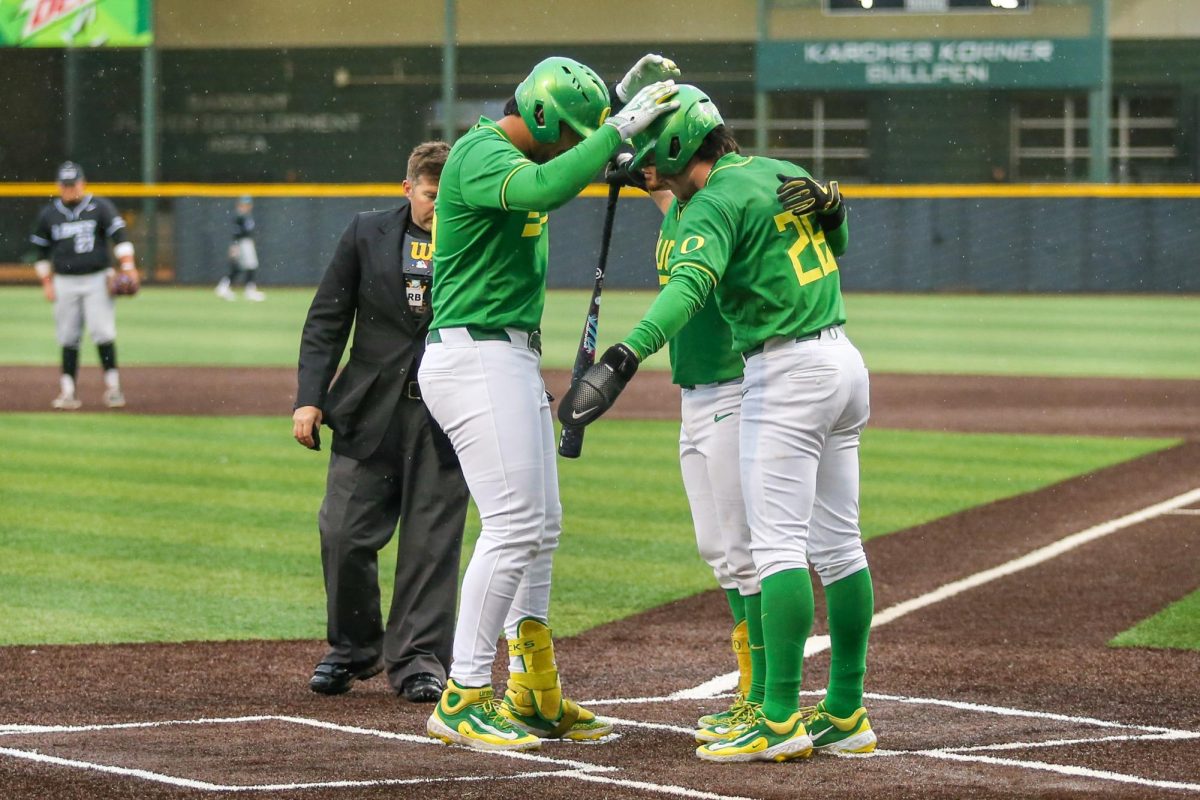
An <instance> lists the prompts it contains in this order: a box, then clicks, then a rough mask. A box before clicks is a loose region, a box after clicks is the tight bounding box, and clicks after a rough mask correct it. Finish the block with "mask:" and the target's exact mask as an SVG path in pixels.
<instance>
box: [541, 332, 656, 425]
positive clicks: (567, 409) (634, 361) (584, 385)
mask: <svg viewBox="0 0 1200 800" xmlns="http://www.w3.org/2000/svg"><path fill="white" fill-rule="evenodd" d="M637 369H638V357H637V353H635V352H633V350H631V349H630V348H629V346H628V345H626V344H624V343H623V342H618V343H617V344H614V345H613V346H612V347H610V348H608V349H607V350H605V351H604V355H602V356H600V360H599V361H598V362H596V363H595V364H593V365H592V366H590V367H588V369H587V372H585V373H583V375H582V376H581V377H580V378H579V380H577V381H575V382H574V383H572V384H571V388H570V389H568V390H567V393H566V394H565V395H563V401H562V403H561V404H559V406H558V420H559V422H561V423H562V424H563V425H569V426H571V427H574V428H582V427H583V426H584V425H587V424H589V423H592V422H595V421H596V420H598V419H600V416H601V415H602V414H603V413H604V412H605V411H608V410H609V409H610V408H612V405H613V403H615V402H617V397H618V396H619V395H620V394H621V391H622V390H623V389H624V388H625V385H626V384H627V383H629V379H630V378H632V377H633V376H634V373H636V372H637Z"/></svg>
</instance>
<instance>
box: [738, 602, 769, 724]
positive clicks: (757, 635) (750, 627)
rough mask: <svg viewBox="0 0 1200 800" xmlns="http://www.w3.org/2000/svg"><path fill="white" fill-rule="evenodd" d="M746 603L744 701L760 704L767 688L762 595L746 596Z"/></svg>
mask: <svg viewBox="0 0 1200 800" xmlns="http://www.w3.org/2000/svg"><path fill="white" fill-rule="evenodd" d="M742 600H744V601H745V603H746V633H747V634H749V636H750V693H749V694H748V695H747V696H746V699H747V700H749V701H750V702H751V703H761V702H762V701H763V696H764V694H765V692H766V688H767V649H766V647H765V646H764V645H763V625H762V593H761V592H760V593H758V594H748V595H746V596H745V597H743V598H742Z"/></svg>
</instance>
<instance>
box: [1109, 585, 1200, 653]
mask: <svg viewBox="0 0 1200 800" xmlns="http://www.w3.org/2000/svg"><path fill="white" fill-rule="evenodd" d="M1111 644H1112V645H1113V646H1114V647H1161V648H1165V647H1170V648H1176V649H1180V650H1200V591H1195V592H1192V593H1191V594H1190V595H1188V596H1187V597H1185V598H1183V599H1182V600H1180V601H1179V602H1177V603H1172V604H1171V605H1169V606H1167V607H1166V608H1165V609H1163V610H1162V611H1160V612H1159V613H1157V614H1155V615H1154V616H1153V617H1150V618H1149V619H1146V620H1143V621H1141V622H1139V623H1138V624H1137V625H1135V626H1134V627H1132V628H1130V629H1129V630H1127V631H1125V632H1124V633H1122V634H1121V635H1120V636H1118V637H1117V638H1115V639H1113V640H1112V642H1111Z"/></svg>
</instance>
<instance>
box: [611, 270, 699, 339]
mask: <svg viewBox="0 0 1200 800" xmlns="http://www.w3.org/2000/svg"><path fill="white" fill-rule="evenodd" d="M712 288H713V281H712V277H711V275H710V274H709V273H707V272H704V271H703V270H700V269H696V268H694V267H683V268H681V269H679V270H677V271H676V272H674V273H672V275H671V279H670V280H668V281H667V283H666V285H665V286H663V288H662V291H661V292H659V293H658V297H656V298H654V302H653V303H651V304H650V308H649V310H647V311H646V315H645V316H644V317H642V321H641V322H639V323H638V324H637V325H635V326H633V330H632V331H630V332H629V335H628V336H626V337H625V345H626V346H627V347H629V348H630V349H631V350H633V352H634V353H636V354H637V357H638V360H639V361H645V360H646V359H647V358H649V357H650V356H652V355H654V354H655V353H657V352H658V351H659V350H661V349H662V348H663V345H665V344H666V343H667V342H668V341H669V340H670V339H672V338H674V337H675V335H676V334H678V333H679V331H681V330H683V326H684V325H687V323H688V321H689V320H690V319H691V318H692V317H694V316H696V312H698V311H699V310H700V309H701V308H702V307H703V306H704V301H705V300H707V299H708V294H709V292H711V291H712Z"/></svg>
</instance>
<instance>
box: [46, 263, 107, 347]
mask: <svg viewBox="0 0 1200 800" xmlns="http://www.w3.org/2000/svg"><path fill="white" fill-rule="evenodd" d="M54 297H55V300H54V329H55V333H56V334H57V336H58V343H59V345H61V346H62V347H78V346H79V340H80V339H81V338H82V336H83V327H84V324H85V323H86V324H87V329H88V333H90V334H91V337H92V341H93V342H95V343H96V344H108V343H109V342H111V341H113V340H114V339H116V338H117V315H116V310H115V303H114V302H113V298H112V295H110V294H109V293H108V275H107V274H106V273H105V272H103V271H101V272H93V273H91V274H89V275H55V276H54Z"/></svg>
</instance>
